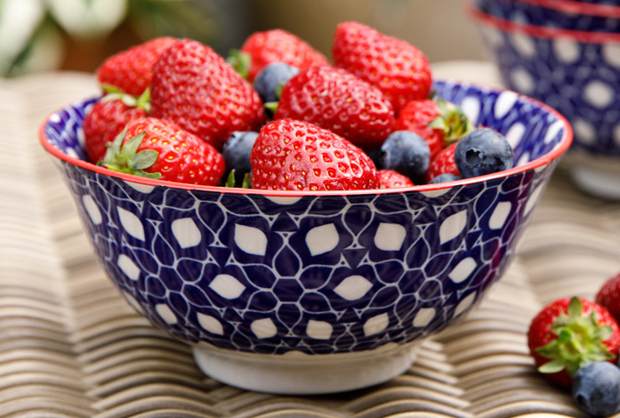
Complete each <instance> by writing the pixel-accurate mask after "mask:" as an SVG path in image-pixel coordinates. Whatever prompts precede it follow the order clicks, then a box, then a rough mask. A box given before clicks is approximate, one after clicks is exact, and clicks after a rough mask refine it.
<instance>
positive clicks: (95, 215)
mask: <svg viewBox="0 0 620 418" xmlns="http://www.w3.org/2000/svg"><path fill="white" fill-rule="evenodd" d="M82 203H83V204H84V208H85V209H86V212H87V213H88V216H89V217H90V220H91V221H93V223H94V224H95V225H99V224H100V223H101V222H103V217H102V216H101V211H100V210H99V207H98V206H97V204H96V203H95V199H93V197H92V196H91V195H89V194H85V195H84V196H82Z"/></svg>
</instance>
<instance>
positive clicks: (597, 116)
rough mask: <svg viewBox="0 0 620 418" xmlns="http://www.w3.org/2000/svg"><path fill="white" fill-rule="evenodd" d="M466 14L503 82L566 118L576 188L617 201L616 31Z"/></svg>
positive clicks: (619, 104) (619, 71)
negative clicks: (569, 133)
mask: <svg viewBox="0 0 620 418" xmlns="http://www.w3.org/2000/svg"><path fill="white" fill-rule="evenodd" d="M467 11H468V14H469V16H470V17H471V19H473V21H474V22H475V23H476V24H477V25H478V27H479V29H480V33H481V35H482V38H483V41H484V43H485V45H486V46H487V49H488V51H489V52H490V54H491V57H492V58H493V60H494V61H495V63H496V64H497V66H498V69H499V72H500V74H501V77H502V80H503V83H504V85H505V86H506V87H508V88H509V89H511V90H515V91H517V92H520V93H522V94H526V95H528V96H531V97H533V98H535V99H537V100H540V101H542V102H544V103H546V104H548V105H549V106H551V107H553V108H554V109H556V110H557V111H559V112H560V113H561V114H562V115H564V116H565V117H566V118H567V119H568V121H569V122H570V123H571V125H572V127H573V130H574V135H575V138H574V141H573V145H572V146H571V151H570V152H569V154H568V156H567V159H568V165H569V166H571V173H572V176H573V179H574V180H575V183H576V184H577V185H578V186H579V187H581V188H582V189H583V190H585V191H588V192H591V193H593V194H595V195H597V196H601V197H605V198H609V199H620V168H619V167H620V34H610V33H602V32H587V31H571V30H567V29H556V28H551V27H545V26H535V25H527V24H523V23H518V22H514V21H510V20H506V19H500V18H498V17H495V16H492V15H489V14H488V13H485V12H484V11H482V10H480V9H478V8H477V7H476V6H475V5H474V4H473V3H470V4H469V5H468V9H467Z"/></svg>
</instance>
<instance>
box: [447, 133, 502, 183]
mask: <svg viewBox="0 0 620 418" xmlns="http://www.w3.org/2000/svg"><path fill="white" fill-rule="evenodd" d="M454 162H455V164H456V168H457V169H458V170H459V172H460V173H461V176H463V178H471V177H478V176H484V175H485V174H491V173H497V172H498V171H502V170H507V169H509V168H512V167H513V165H514V154H513V152H512V147H511V146H510V144H509V143H508V141H507V140H506V137H504V135H502V134H500V133H499V132H496V131H494V130H493V129H488V128H480V129H476V130H475V131H472V132H470V133H468V134H467V135H465V136H464V137H463V138H461V140H460V141H459V143H458V145H457V146H456V151H455V152H454Z"/></svg>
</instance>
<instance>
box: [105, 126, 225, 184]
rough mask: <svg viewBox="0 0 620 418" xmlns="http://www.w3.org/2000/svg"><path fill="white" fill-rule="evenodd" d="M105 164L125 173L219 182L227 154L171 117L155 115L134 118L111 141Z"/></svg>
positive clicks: (195, 181) (170, 179)
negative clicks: (224, 155)
mask: <svg viewBox="0 0 620 418" xmlns="http://www.w3.org/2000/svg"><path fill="white" fill-rule="evenodd" d="M101 165H102V166H104V167H106V168H109V169H111V170H115V171H119V172H122V173H128V174H134V175H138V176H142V177H148V178H154V179H161V180H167V181H174V182H180V183H189V184H200V185H207V186H215V185H217V184H218V183H219V181H220V178H221V177H222V175H223V174H224V171H225V169H226V163H225V162H224V157H223V156H222V154H220V153H219V152H218V151H217V150H216V149H215V148H213V147H212V146H211V145H209V144H207V143H206V142H204V141H203V140H201V139H200V138H198V137H197V136H195V135H193V134H191V133H189V132H187V131H184V130H183V129H182V128H180V127H179V126H178V125H176V124H174V123H173V122H170V121H165V120H160V119H156V118H152V117H148V118H143V119H138V120H135V121H133V122H130V123H129V124H128V125H127V126H126V128H125V130H124V131H123V132H121V133H120V134H119V135H118V136H117V137H116V139H115V140H114V142H113V143H112V144H111V145H110V148H109V149H108V152H107V154H106V156H105V158H104V160H103V163H102V164H101Z"/></svg>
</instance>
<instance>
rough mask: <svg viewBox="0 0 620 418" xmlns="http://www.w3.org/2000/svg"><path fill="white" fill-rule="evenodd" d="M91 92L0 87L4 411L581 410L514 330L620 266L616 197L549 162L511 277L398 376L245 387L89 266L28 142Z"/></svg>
mask: <svg viewBox="0 0 620 418" xmlns="http://www.w3.org/2000/svg"><path fill="white" fill-rule="evenodd" d="M450 68H451V69H454V66H451V67H450ZM484 68H487V67H484ZM484 68H483V69H484ZM476 74H477V75H478V76H480V72H479V71H476ZM96 92H97V89H96V87H95V83H94V79H93V78H92V76H91V75H88V74H77V73H59V74H44V75H37V76H29V77H26V78H21V79H17V80H11V81H0V126H1V127H2V129H0V147H1V149H2V153H3V158H2V163H1V164H0V196H1V198H0V317H1V320H0V416H2V417H18V416H19V417H52V418H55V417H58V418H60V417H63V418H66V417H72V418H73V417H76V418H77V417H96V418H120V417H151V418H160V417H180V418H198V417H200V418H205V417H227V418H228V417H231V418H232V417H235V418H245V417H262V418H267V417H269V418H283V417H287V418H288V417H300V418H328V417H330V418H336V417H343V418H344V417H346V418H348V417H355V418H380V417H394V418H405V417H407V418H409V417H411V418H413V417H430V418H433V417H463V418H465V417H481V418H503V417H539V418H544V417H549V418H551V417H556V418H561V417H583V416H585V415H584V414H583V413H582V412H580V411H579V410H578V409H577V408H576V407H575V406H574V404H573V402H572V400H571V399H570V396H569V395H568V394H567V393H564V392H561V391H559V390H557V389H556V388H555V387H553V386H551V385H549V384H547V383H546V381H545V380H543V379H542V378H540V376H538V375H537V373H536V371H535V369H534V366H533V362H532V359H531V357H530V356H529V355H528V351H527V346H526V336H525V333H526V331H527V327H528V325H529V321H530V319H531V318H532V317H533V316H534V315H535V314H536V312H537V311H538V310H539V309H540V308H541V307H542V306H543V305H544V304H546V303H548V302H550V301H551V300H553V299H555V298H558V297H561V296H569V295H575V294H578V295H582V296H584V297H589V298H592V297H593V296H594V293H595V292H596V290H597V289H598V287H599V286H600V285H601V284H602V283H603V281H604V280H606V279H607V278H608V277H610V276H612V275H613V274H615V273H617V272H618V271H620V245H618V244H619V241H620V204H617V203H608V202H604V201H601V200H597V199H594V198H590V197H588V196H586V195H584V194H582V193H580V192H578V191H577V190H575V189H574V188H573V186H572V185H571V184H570V182H569V181H568V180H567V175H566V174H565V173H564V169H563V167H561V166H560V168H559V170H558V171H557V172H556V174H555V176H554V178H553V179H552V181H551V184H550V185H549V187H548V189H547V191H546V192H545V194H544V195H543V198H542V201H541V203H540V205H539V206H538V207H537V209H536V212H535V217H534V220H533V222H532V224H531V225H530V227H529V229H528V230H527V232H526V234H525V236H524V239H523V241H522V243H521V245H520V248H519V252H518V256H517V257H516V259H515V261H514V262H513V263H512V265H511V266H510V268H509V269H508V271H507V273H506V274H505V275H504V277H502V279H501V280H500V281H499V282H498V283H496V284H495V285H494V286H493V287H492V288H491V290H490V291H489V293H488V294H487V295H486V296H485V298H484V300H483V301H482V303H481V304H480V305H479V307H478V308H477V309H475V310H474V311H473V312H472V313H471V314H470V315H468V317H467V318H466V320H464V321H463V322H461V323H460V324H459V325H458V326H455V327H452V328H450V329H448V330H446V331H444V332H443V333H442V334H440V335H438V336H436V337H434V338H433V339H431V340H428V341H426V342H425V343H424V344H423V346H422V348H421V351H420V354H419V357H418V359H417V361H416V363H415V365H414V366H413V367H411V369H410V370H409V371H408V372H407V373H406V374H404V375H402V376H400V377H398V378H396V379H394V380H392V381H390V382H388V383H385V384H383V385H380V386H376V387H372V388H368V389H365V390H359V391H355V392H348V393H343V394H336V395H331V396H313V397H298V396H296V397H292V396H287V397H284V396H274V395H267V394H262V393H253V392H248V391H244V390H240V389H236V388H232V387H229V386H226V385H223V384H220V383H218V382H216V381H214V380H212V379H210V378H208V377H205V376H204V375H203V374H202V373H201V372H200V371H199V370H198V368H197V367H196V365H195V364H194V361H193V358H192V355H191V351H190V349H189V348H188V347H187V346H186V345H184V344H182V343H180V342H177V341H175V340H173V339H171V338H169V337H167V336H166V335H164V334H163V333H162V332H160V331H158V330H156V329H155V328H153V327H152V326H151V325H149V323H148V322H147V321H146V320H145V319H143V318H142V317H141V316H139V315H138V314H137V313H135V312H134V311H133V309H132V308H130V307H129V305H128V304H127V303H126V302H125V300H124V299H122V297H121V296H120V295H119V293H118V292H117V291H116V290H115V288H113V287H112V285H111V282H110V281H109V280H108V279H107V278H106V277H105V276H104V273H103V271H102V269H101V268H100V267H99V265H98V264H97V262H96V260H95V257H94V255H93V253H92V250H91V247H90V244H89V242H88V241H87V239H86V236H85V235H84V233H83V231H82V228H81V224H80V223H79V220H78V218H77V215H76V212H75V209H74V206H73V202H72V201H71V200H70V197H69V194H68V191H67V189H66V188H65V185H64V183H63V182H62V180H61V178H60V176H59V174H58V173H57V170H56V168H55V167H54V164H53V163H52V161H51V158H50V157H49V156H48V155H46V154H45V153H44V151H43V150H42V149H41V147H40V146H39V144H38V141H37V131H38V127H39V124H40V122H41V121H42V120H43V119H44V117H45V116H46V115H47V114H49V113H50V112H51V111H53V110H55V109H56V108H59V107H61V106H64V105H66V104H68V103H70V102H72V101H74V100H78V99H80V98H83V97H86V96H89V95H94V94H96Z"/></svg>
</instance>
